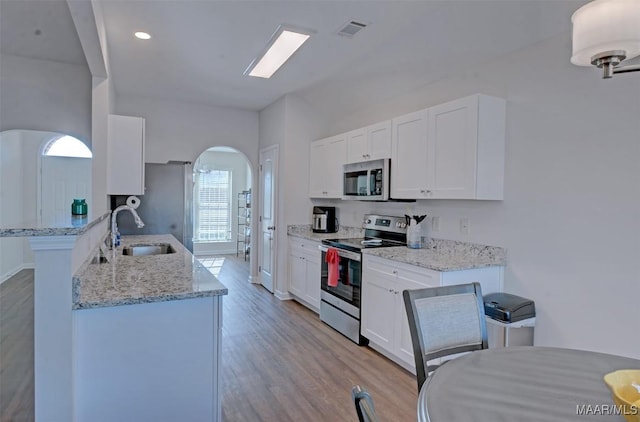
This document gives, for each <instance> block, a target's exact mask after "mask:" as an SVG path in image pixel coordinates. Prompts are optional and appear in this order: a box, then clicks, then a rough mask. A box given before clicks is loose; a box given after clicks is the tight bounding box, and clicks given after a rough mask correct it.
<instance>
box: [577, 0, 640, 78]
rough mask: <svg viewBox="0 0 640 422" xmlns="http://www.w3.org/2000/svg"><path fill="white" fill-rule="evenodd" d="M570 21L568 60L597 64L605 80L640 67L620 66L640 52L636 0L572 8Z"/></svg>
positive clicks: (603, 1) (602, 1) (611, 0)
mask: <svg viewBox="0 0 640 422" xmlns="http://www.w3.org/2000/svg"><path fill="white" fill-rule="evenodd" d="M571 22H572V23H573V55H572V56H571V63H573V64H575V65H578V66H590V65H594V66H597V67H600V68H602V69H603V72H604V73H603V76H602V77H603V78H605V79H608V78H611V77H612V76H613V74H614V73H626V72H637V71H640V66H620V63H622V61H623V60H625V59H632V58H634V57H636V56H638V55H640V0H595V1H592V2H591V3H588V4H586V5H584V6H582V7H581V8H580V9H578V10H576V12H575V13H574V14H573V16H571Z"/></svg>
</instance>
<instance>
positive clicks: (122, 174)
mask: <svg viewBox="0 0 640 422" xmlns="http://www.w3.org/2000/svg"><path fill="white" fill-rule="evenodd" d="M144 129H145V120H144V119H143V118H142V117H132V116H117V115H113V114H110V115H109V123H108V134H107V194H109V195H143V194H144V136H145V133H144Z"/></svg>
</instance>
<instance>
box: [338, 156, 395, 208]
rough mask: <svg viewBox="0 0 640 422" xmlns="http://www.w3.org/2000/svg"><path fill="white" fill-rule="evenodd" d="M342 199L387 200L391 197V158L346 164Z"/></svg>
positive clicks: (344, 166)
mask: <svg viewBox="0 0 640 422" xmlns="http://www.w3.org/2000/svg"><path fill="white" fill-rule="evenodd" d="M342 168H343V172H342V173H343V176H342V199H351V200H356V201H386V200H388V199H389V159H388V158H382V159H379V160H371V161H362V162H359V163H349V164H344V165H343V166H342Z"/></svg>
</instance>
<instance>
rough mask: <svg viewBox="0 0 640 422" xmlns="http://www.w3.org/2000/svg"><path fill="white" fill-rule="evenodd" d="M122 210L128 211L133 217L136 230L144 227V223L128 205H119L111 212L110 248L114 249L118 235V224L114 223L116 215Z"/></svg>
mask: <svg viewBox="0 0 640 422" xmlns="http://www.w3.org/2000/svg"><path fill="white" fill-rule="evenodd" d="M123 210H129V212H131V214H132V215H133V220H134V221H135V222H136V224H137V225H138V228H139V229H141V228H143V227H144V223H143V222H142V219H141V218H140V216H139V215H138V213H137V212H136V210H135V209H133V208H131V207H130V206H129V205H120V206H119V207H118V208H116V209H115V210H113V211H112V212H111V248H112V249H115V247H116V233H118V224H117V223H116V217H117V216H118V213H119V212H120V211H123Z"/></svg>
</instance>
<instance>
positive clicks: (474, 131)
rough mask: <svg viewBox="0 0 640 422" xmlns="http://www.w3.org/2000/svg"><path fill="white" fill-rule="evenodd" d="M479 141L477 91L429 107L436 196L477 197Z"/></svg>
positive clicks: (430, 144)
mask: <svg viewBox="0 0 640 422" xmlns="http://www.w3.org/2000/svg"><path fill="white" fill-rule="evenodd" d="M477 143H478V97H477V96H476V95H474V96H471V97H466V98H461V99H459V100H456V101H451V102H448V103H445V104H440V105H437V106H435V107H431V108H430V109H429V146H430V148H431V151H430V154H429V158H430V159H429V161H428V169H429V171H430V172H431V174H430V175H429V178H430V180H431V181H432V183H431V190H432V191H433V198H445V199H446V198H449V199H474V198H475V193H476V165H477V156H478V153H477Z"/></svg>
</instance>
